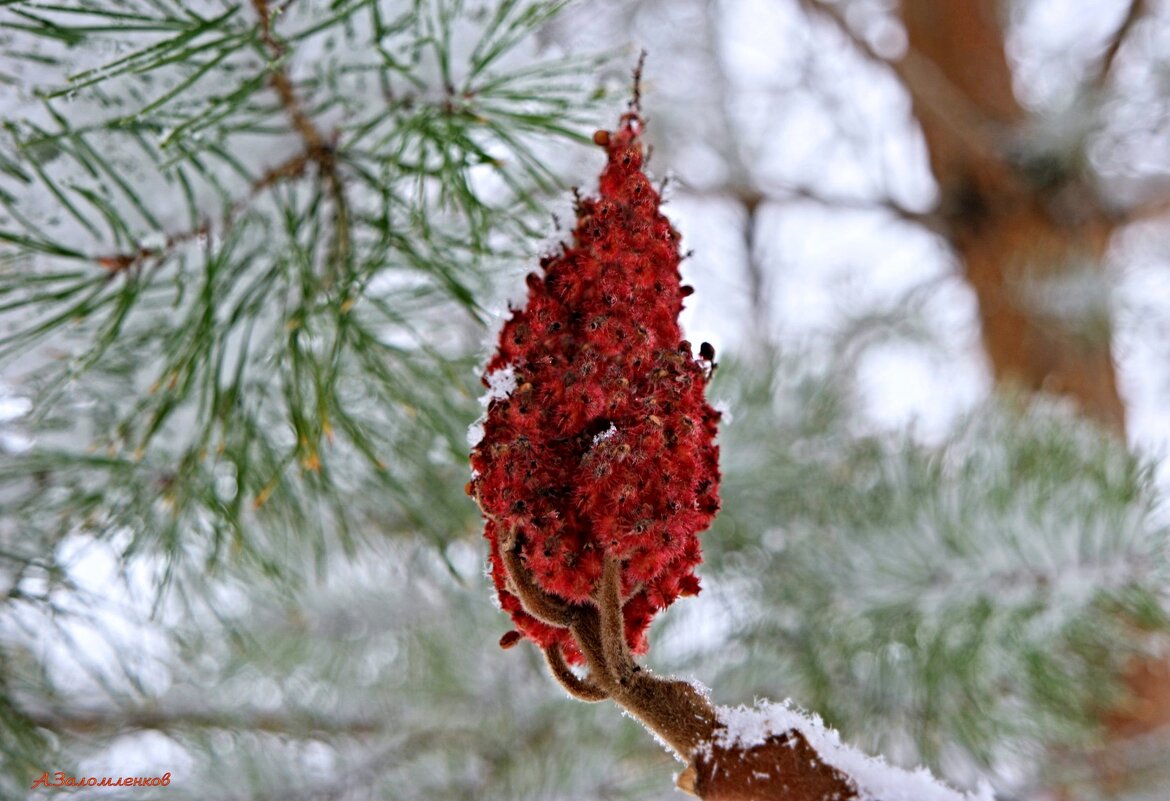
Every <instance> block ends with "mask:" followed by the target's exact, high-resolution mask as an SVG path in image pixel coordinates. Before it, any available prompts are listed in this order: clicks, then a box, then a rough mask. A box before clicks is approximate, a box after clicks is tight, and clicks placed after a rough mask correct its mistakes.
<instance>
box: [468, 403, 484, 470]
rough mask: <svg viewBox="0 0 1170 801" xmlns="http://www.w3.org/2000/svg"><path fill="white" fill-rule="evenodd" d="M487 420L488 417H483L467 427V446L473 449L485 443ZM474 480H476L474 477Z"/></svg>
mask: <svg viewBox="0 0 1170 801" xmlns="http://www.w3.org/2000/svg"><path fill="white" fill-rule="evenodd" d="M485 420H487V416H486V415H481V416H480V417H479V419H477V420H476V421H475V422H474V423H472V424H471V425H469V426H468V427H467V444H468V445H470V446H471V447H472V448H474V447H475V446H477V445H479V443H481V442H483V423H484V421H485ZM472 478H475V476H474V475H472Z"/></svg>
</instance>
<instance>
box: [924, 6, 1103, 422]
mask: <svg viewBox="0 0 1170 801" xmlns="http://www.w3.org/2000/svg"><path fill="white" fill-rule="evenodd" d="M1002 13H1003V8H1002V2H1001V0H953V1H952V2H947V3H939V2H937V0H903V2H902V5H901V16H902V22H903V24H904V25H905V28H906V33H907V35H908V39H909V49H908V55H907V59H914V60H915V63H914V65H912V66H913V67H914V68H915V70H916V71H917V74H918V75H919V76H920V77H921V78H922V86H928V85H931V86H934V88H935V89H936V91H935V92H933V93H929V92H926V91H915V87H910V89H911V95H912V97H913V101H914V113H915V115H916V117H917V119H918V122H919V123H920V125H921V128H922V133H923V136H924V137H925V140H926V145H927V149H928V151H929V156H930V166H931V169H932V170H933V172H934V177H935V179H936V180H937V182H938V185H939V193H940V210H941V212H942V216H943V219H944V221H945V226H944V235H945V236H946V237H947V238H948V240H949V241H950V243H951V245H952V247H953V248H954V251H955V253H956V254H957V256H958V258H959V259H960V261H961V263H962V267H963V270H964V274H965V276H966V278H967V280H968V282H969V283H970V285H971V287H972V289H974V290H975V294H976V297H977V298H978V303H979V317H980V322H981V324H982V335H983V345H984V349H985V350H986V353H987V356H988V359H989V361H990V363H991V367H992V370H993V373H994V376H995V381H996V383H997V384H998V385H1000V386H1002V387H1008V388H1014V389H1017V390H1023V391H1025V392H1037V391H1046V392H1052V393H1056V394H1060V395H1064V396H1066V397H1068V398H1071V399H1072V400H1073V401H1074V402H1075V403H1076V404H1077V406H1078V407H1079V408H1080V409H1081V411H1082V412H1083V413H1084V414H1085V415H1087V416H1088V417H1090V418H1092V419H1095V420H1097V421H1098V422H1100V423H1101V424H1103V425H1104V426H1105V427H1106V428H1108V429H1110V430H1112V431H1114V432H1115V433H1117V434H1118V435H1119V436H1124V433H1125V408H1124V406H1123V404H1122V401H1121V398H1120V396H1119V394H1118V391H1117V375H1116V370H1115V368H1114V364H1113V359H1112V354H1111V344H1112V343H1111V339H1112V338H1111V326H1110V319H1109V311H1108V295H1107V293H1106V292H1105V291H1104V287H1105V285H1106V284H1105V280H1104V275H1103V273H1102V271H1103V269H1104V266H1103V265H1104V260H1105V252H1106V249H1107V247H1108V244H1109V239H1110V235H1111V234H1112V232H1113V229H1114V227H1115V225H1116V224H1117V221H1116V218H1115V216H1114V215H1113V214H1112V213H1111V212H1110V210H1109V208H1108V206H1107V204H1106V203H1105V202H1104V201H1103V199H1102V198H1101V197H1100V196H1099V195H1098V194H1097V192H1096V191H1095V189H1094V187H1093V186H1092V185H1091V184H1090V183H1089V181H1088V180H1087V179H1086V177H1085V175H1084V173H1083V171H1081V170H1079V169H1078V156H1079V155H1080V154H1079V153H1065V152H1044V151H1043V150H1037V149H1035V148H1029V143H1028V141H1027V139H1026V136H1027V131H1025V130H1023V127H1024V126H1023V124H1024V123H1025V120H1026V114H1025V111H1024V109H1023V108H1022V107H1021V106H1020V104H1019V101H1018V100H1017V98H1016V95H1015V93H1014V91H1013V89H1012V75H1011V70H1010V68H1009V66H1008V63H1007V58H1006V56H1005V52H1004V26H1003V22H1002V17H1001V14H1002ZM942 93H945V96H943V95H942ZM1097 293H1100V294H1099V295H1098V296H1097V297H1095V298H1094V297H1092V296H1093V295H1094V294H1097Z"/></svg>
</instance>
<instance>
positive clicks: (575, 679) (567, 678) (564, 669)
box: [544, 644, 609, 703]
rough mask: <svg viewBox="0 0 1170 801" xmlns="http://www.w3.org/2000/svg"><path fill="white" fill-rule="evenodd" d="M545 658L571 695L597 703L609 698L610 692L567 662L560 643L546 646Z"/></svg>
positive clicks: (558, 680)
mask: <svg viewBox="0 0 1170 801" xmlns="http://www.w3.org/2000/svg"><path fill="white" fill-rule="evenodd" d="M544 659H545V662H547V663H548V669H549V672H550V673H552V675H553V678H554V679H556V680H557V682H559V683H560V685H561V686H562V687H564V688H565V691H566V692H567V693H568V694H569V695H571V696H573V697H574V698H576V699H577V700H579V701H585V702H587V703H596V702H598V701H604V700H605V699H606V698H609V693H608V692H606V691H605V690H604V689H603V688H601V687H598V686H597V685H596V684H594V683H593V682H592V681H589V680H588V679H583V678H581V677H580V676H578V675H577V674H576V673H574V672H573V671H572V670H571V669H570V668H569V666H568V665H567V664H565V657H564V655H563V654H561V646H560V645H557V644H553V645H550V646H549V647H548V648H545V649H544Z"/></svg>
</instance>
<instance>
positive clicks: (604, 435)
mask: <svg viewBox="0 0 1170 801" xmlns="http://www.w3.org/2000/svg"><path fill="white" fill-rule="evenodd" d="M615 434H617V426H615V425H614V424H613V423H610V424H609V428H607V429H605V430H604V431H602V432H601V433H600V434H597V435H596V436H594V437H593V447H595V448H596V447H597V446H598V445H599V444H600V443H602V442H605V441H606V440H607V439H612V438H613V436H614V435H615Z"/></svg>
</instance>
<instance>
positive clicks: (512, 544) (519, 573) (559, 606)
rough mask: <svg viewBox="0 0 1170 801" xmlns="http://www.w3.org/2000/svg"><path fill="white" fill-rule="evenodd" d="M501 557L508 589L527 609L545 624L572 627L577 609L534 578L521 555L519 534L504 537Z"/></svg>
mask: <svg viewBox="0 0 1170 801" xmlns="http://www.w3.org/2000/svg"><path fill="white" fill-rule="evenodd" d="M500 556H501V558H502V560H503V562H504V570H505V571H507V573H508V588H509V590H510V591H511V592H512V594H513V595H515V596H516V597H517V598H519V599H520V603H521V605H522V606H523V607H524V611H525V612H527V613H528V614H530V615H532V616H533V617H534V618H536V619H537V620H539V621H540V622H541V623H544V624H547V625H549V626H556V627H557V628H562V629H565V628H568V627H569V625H570V624H571V623H572V622H573V619H574V612H573V608H572V607H571V606H569V604H567V603H565V602H564V601H561V600H559V599H557V598H554V597H553V596H552V595H550V594H549V593H547V592H545V591H544V590H543V589H541V588H540V587H538V586H537V585H536V582H535V581H533V580H532V574H531V572H530V571H529V570H528V567H527V566H526V565H525V564H524V560H523V559H521V557H520V541H519V539H517V537H516V535H515V533H509V534H508V536H507V537H503V536H501V539H500Z"/></svg>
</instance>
